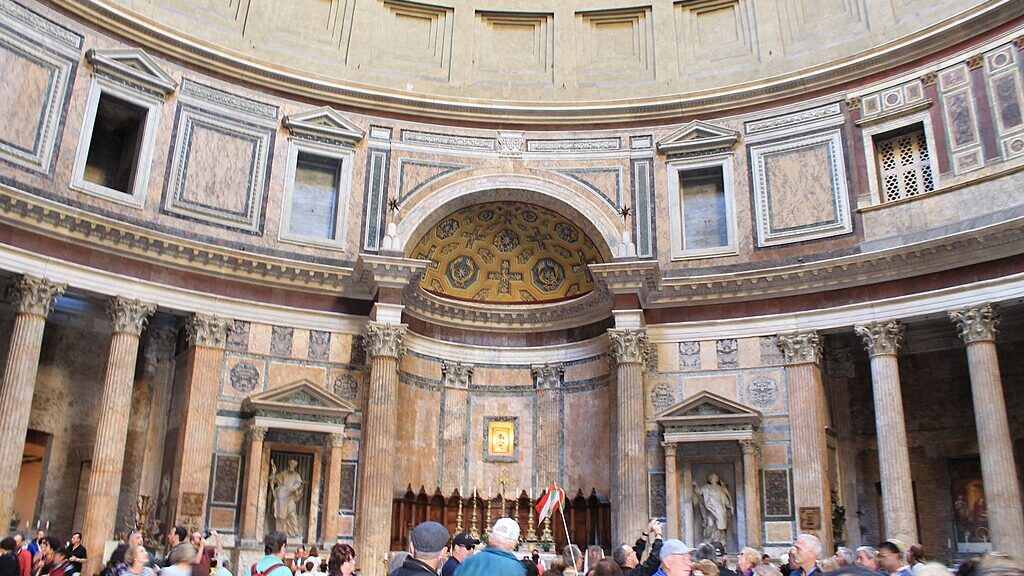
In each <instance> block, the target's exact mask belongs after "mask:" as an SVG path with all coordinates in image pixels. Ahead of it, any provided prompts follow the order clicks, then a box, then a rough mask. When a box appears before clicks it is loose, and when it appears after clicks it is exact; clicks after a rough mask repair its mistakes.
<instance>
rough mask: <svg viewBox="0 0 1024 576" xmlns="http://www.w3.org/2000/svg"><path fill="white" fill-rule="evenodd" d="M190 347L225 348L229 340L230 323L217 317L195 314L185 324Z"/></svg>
mask: <svg viewBox="0 0 1024 576" xmlns="http://www.w3.org/2000/svg"><path fill="white" fill-rule="evenodd" d="M185 336H186V338H187V339H188V344H189V346H205V347H207V348H223V347H224V343H225V342H226V341H227V338H228V321H227V320H225V319H223V318H219V317H217V316H207V315H206V314H193V315H192V316H191V317H189V319H188V321H187V322H185Z"/></svg>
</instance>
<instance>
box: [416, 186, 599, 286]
mask: <svg viewBox="0 0 1024 576" xmlns="http://www.w3.org/2000/svg"><path fill="white" fill-rule="evenodd" d="M411 256H412V257H413V258H419V259H423V260H429V261H430V265H429V266H428V267H427V271H426V272H425V273H424V274H423V280H422V282H421V284H420V285H421V286H422V287H423V289H424V290H426V291H428V292H432V293H434V294H437V295H440V296H444V297H447V298H455V299H460V300H473V301H477V302H490V303H495V304H529V303H546V302H557V301H560V300H566V299H570V298H576V297H578V296H582V295H584V294H587V293H589V292H591V291H592V290H593V289H594V279H593V278H592V277H591V275H590V270H589V269H588V268H587V264H593V263H595V262H601V255H600V253H599V252H598V251H597V247H596V246H594V243H593V241H591V240H590V238H589V237H587V235H586V234H584V233H583V231H582V230H580V228H579V227H578V226H576V225H575V224H573V223H572V222H571V221H569V219H568V218H566V217H564V216H562V215H561V214H558V213H556V212H552V211H551V210H548V209H547V208H542V207H540V206H535V205H533V204H524V203H519V202H490V203H487V204H477V205H475V206H469V207H467V208H463V209H461V210H459V211H457V212H454V213H452V214H450V215H449V216H447V217H445V218H444V219H442V220H441V221H440V222H438V223H437V225H436V226H434V227H433V228H431V229H430V230H429V231H428V232H427V233H426V234H425V235H424V236H423V238H421V239H420V241H419V243H417V244H416V246H415V247H414V248H413V250H412V254H411Z"/></svg>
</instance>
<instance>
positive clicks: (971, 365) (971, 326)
mask: <svg viewBox="0 0 1024 576" xmlns="http://www.w3.org/2000/svg"><path fill="white" fill-rule="evenodd" d="M950 318H951V319H952V320H953V321H954V322H956V324H957V328H958V329H959V332H960V337H961V338H962V339H963V340H964V343H965V344H966V345H967V364H968V369H969V371H970V374H971V396H972V398H973V400H974V421H975V426H976V427H977V429H978V448H979V449H980V451H981V475H982V478H983V480H984V482H985V500H986V501H987V503H988V524H989V528H990V529H991V531H992V545H993V549H994V550H998V551H1000V552H1005V553H1007V554H1009V555H1010V556H1012V557H1014V558H1022V557H1024V511H1022V508H1021V497H1020V484H1019V482H1018V480H1017V466H1016V464H1015V462H1014V457H1013V440H1012V438H1011V436H1010V425H1009V420H1008V419H1007V414H1006V400H1005V398H1004V396H1003V381H1002V376H1001V375H1000V372H999V358H998V355H997V352H996V343H995V336H996V326H997V324H998V318H997V317H996V315H995V310H994V309H993V308H992V306H988V305H986V306H981V307H977V308H969V309H966V310H960V311H957V312H950Z"/></svg>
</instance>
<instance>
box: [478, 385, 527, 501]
mask: <svg viewBox="0 0 1024 576" xmlns="http://www.w3.org/2000/svg"><path fill="white" fill-rule="evenodd" d="M469 402H470V405H469V410H470V419H469V428H468V430H467V436H466V437H467V441H468V443H469V461H470V463H471V464H470V468H469V470H468V486H467V488H469V489H472V488H473V487H477V488H478V489H479V490H480V494H481V495H485V494H486V493H487V490H488V489H490V490H491V493H492V494H496V493H497V489H498V487H497V483H496V482H495V478H497V477H499V476H501V475H502V472H505V473H507V474H508V476H509V478H511V480H512V482H513V483H514V485H516V486H522V487H525V486H530V484H531V480H532V478H531V476H532V473H531V472H532V471H531V467H532V462H533V455H534V449H533V438H532V434H529V433H524V431H530V430H532V429H533V425H534V424H533V415H532V407H533V401H532V398H531V397H530V396H527V395H521V396H519V395H517V396H508V395H482V394H475V395H472V396H471V397H470V400H469ZM488 417H492V418H493V417H509V418H519V432H520V434H519V439H518V440H517V443H518V444H519V465H509V464H503V463H494V462H484V461H483V460H484V454H483V449H484V438H485V436H484V431H485V430H486V427H485V424H484V422H485V419H486V418H488Z"/></svg>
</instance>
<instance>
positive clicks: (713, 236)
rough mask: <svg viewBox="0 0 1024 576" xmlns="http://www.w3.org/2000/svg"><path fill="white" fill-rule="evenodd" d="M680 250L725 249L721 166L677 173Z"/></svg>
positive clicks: (726, 217) (726, 233)
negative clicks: (680, 229) (680, 225)
mask: <svg viewBox="0 0 1024 576" xmlns="http://www.w3.org/2000/svg"><path fill="white" fill-rule="evenodd" d="M679 205H680V206H679V208H680V210H681V221H682V228H683V229H682V241H683V245H682V249H683V250H684V251H691V250H708V249H714V248H722V247H725V246H728V245H729V212H728V202H727V201H726V192H725V176H724V174H723V171H722V167H721V166H709V167H705V168H692V169H687V170H680V172H679Z"/></svg>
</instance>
